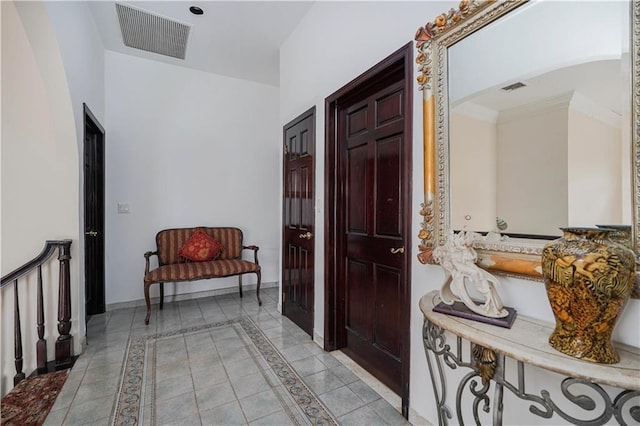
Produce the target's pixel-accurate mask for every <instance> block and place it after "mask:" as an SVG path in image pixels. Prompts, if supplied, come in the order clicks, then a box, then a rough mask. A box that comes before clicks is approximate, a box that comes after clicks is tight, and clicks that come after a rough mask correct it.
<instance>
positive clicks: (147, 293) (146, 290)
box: [144, 283, 153, 325]
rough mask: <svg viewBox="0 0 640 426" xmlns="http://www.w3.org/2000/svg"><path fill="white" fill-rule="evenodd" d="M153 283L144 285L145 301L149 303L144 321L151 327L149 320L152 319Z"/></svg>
mask: <svg viewBox="0 0 640 426" xmlns="http://www.w3.org/2000/svg"><path fill="white" fill-rule="evenodd" d="M151 284H153V283H144V301H145V302H146V303H147V316H146V317H145V319H144V323H145V324H146V325H149V318H150V317H151V300H150V299H149V287H151Z"/></svg>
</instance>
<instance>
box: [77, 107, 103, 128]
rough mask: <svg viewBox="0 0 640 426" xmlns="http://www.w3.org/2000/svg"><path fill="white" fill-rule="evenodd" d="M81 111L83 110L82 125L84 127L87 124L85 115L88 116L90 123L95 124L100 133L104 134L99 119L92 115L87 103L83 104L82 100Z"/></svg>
mask: <svg viewBox="0 0 640 426" xmlns="http://www.w3.org/2000/svg"><path fill="white" fill-rule="evenodd" d="M82 111H83V117H84V119H83V121H84V123H83V124H84V126H85V127H86V125H87V117H89V119H90V120H91V124H92V125H93V126H95V127H96V128H97V129H98V130H99V131H100V133H102V134H103V135H104V134H105V131H104V128H103V127H102V125H101V124H100V121H99V120H98V119H97V118H96V116H95V115H93V112H91V110H90V109H89V107H88V106H87V104H85V103H84V102H83V103H82Z"/></svg>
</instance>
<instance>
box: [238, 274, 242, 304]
mask: <svg viewBox="0 0 640 426" xmlns="http://www.w3.org/2000/svg"><path fill="white" fill-rule="evenodd" d="M238 286H239V287H240V298H241V299H242V274H240V275H238Z"/></svg>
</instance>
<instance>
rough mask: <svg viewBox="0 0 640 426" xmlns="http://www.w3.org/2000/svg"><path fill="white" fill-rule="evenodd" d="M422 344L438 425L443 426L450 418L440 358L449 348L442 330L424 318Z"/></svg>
mask: <svg viewBox="0 0 640 426" xmlns="http://www.w3.org/2000/svg"><path fill="white" fill-rule="evenodd" d="M422 343H423V344H424V352H425V355H426V356H427V365H428V366H429V376H430V377H431V384H432V386H433V395H434V397H435V399H436V409H437V411H438V424H439V425H440V426H445V425H447V424H448V421H449V419H451V418H452V416H451V410H449V408H448V407H447V405H446V403H445V400H446V397H447V381H446V377H445V374H444V368H443V365H442V359H441V357H442V356H443V354H444V353H448V352H449V349H450V346H449V345H447V344H445V336H444V330H443V329H442V328H440V327H438V326H437V325H435V324H433V323H432V322H431V321H429V320H428V319H426V318H425V319H424V323H423V327H422Z"/></svg>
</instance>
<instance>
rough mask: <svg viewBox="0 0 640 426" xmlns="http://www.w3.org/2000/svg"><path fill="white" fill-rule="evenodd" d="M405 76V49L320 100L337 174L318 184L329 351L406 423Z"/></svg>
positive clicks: (408, 186) (408, 153) (408, 200)
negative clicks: (372, 385) (360, 372)
mask: <svg viewBox="0 0 640 426" xmlns="http://www.w3.org/2000/svg"><path fill="white" fill-rule="evenodd" d="M411 66H412V65H411V46H410V45H407V46H405V47H404V48H403V49H400V50H399V51H398V52H396V53H394V54H393V55H391V56H390V57H389V58H387V59H385V60H384V61H382V62H381V63H380V64H378V65H376V66H375V67H374V68H372V69H371V70H369V71H367V72H366V73H365V74H364V75H363V76H360V77H358V78H357V79H356V80H354V82H352V83H350V84H349V85H347V86H345V88H343V89H342V90H341V91H338V92H337V93H336V94H334V95H333V96H332V97H330V98H328V99H327V105H328V106H327V112H328V116H329V118H328V122H327V126H328V128H327V134H328V144H327V145H328V146H327V150H328V156H327V167H328V168H329V169H330V168H331V167H335V169H336V170H335V172H333V173H332V172H329V174H328V178H329V181H328V182H327V186H329V190H328V192H327V195H328V201H327V204H328V207H327V210H329V208H331V209H332V211H331V212H328V213H329V214H330V216H328V218H327V223H328V227H327V228H328V231H327V236H326V245H328V246H329V247H328V249H327V253H328V257H329V259H328V260H327V261H326V262H325V263H326V265H327V270H328V271H329V273H328V282H327V289H328V291H327V292H326V296H325V297H326V298H327V300H328V305H329V308H328V312H327V313H326V315H327V316H328V317H329V318H328V321H327V324H326V328H327V329H328V331H327V334H328V335H329V339H328V340H329V346H331V345H335V346H334V347H335V348H341V349H342V351H343V352H344V353H346V354H347V355H348V356H349V357H351V358H352V359H354V360H355V361H356V362H357V363H358V364H360V365H361V366H362V367H364V368H365V369H366V370H368V371H369V372H371V373H372V374H373V375H374V376H376V377H377V378H378V379H379V380H380V381H382V382H383V383H384V384H386V385H387V386H388V387H389V388H390V389H392V390H393V391H395V392H396V393H398V394H399V395H401V397H402V409H403V414H404V415H405V416H407V415H408V394H409V357H410V350H409V328H410V311H411V306H410V300H411V299H410V286H409V283H410V273H409V271H410V257H409V256H410V250H409V244H410V241H411V223H410V218H411V212H410V209H411V195H410V194H411V144H412V141H411V82H412V78H411V74H410V69H411ZM332 135H333V136H332ZM332 138H333V139H332ZM331 180H333V182H332V181H331ZM331 244H333V247H331ZM332 308H333V311H332V310H331V309H332Z"/></svg>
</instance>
